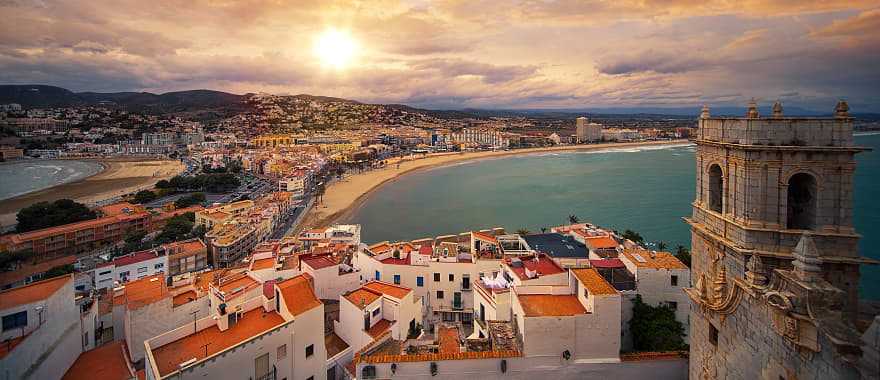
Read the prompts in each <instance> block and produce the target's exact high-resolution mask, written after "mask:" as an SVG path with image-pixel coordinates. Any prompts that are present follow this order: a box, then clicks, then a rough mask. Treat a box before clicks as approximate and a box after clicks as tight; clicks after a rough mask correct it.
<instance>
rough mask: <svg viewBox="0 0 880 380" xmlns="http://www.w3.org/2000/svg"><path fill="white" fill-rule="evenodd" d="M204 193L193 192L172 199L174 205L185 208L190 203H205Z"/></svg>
mask: <svg viewBox="0 0 880 380" xmlns="http://www.w3.org/2000/svg"><path fill="white" fill-rule="evenodd" d="M206 200H207V198H205V193H193V194H190V195H187V196H185V197H182V198H180V199H178V200H176V201H174V207H176V208H185V207H189V206H192V205H197V204H202V203H205V201H206Z"/></svg>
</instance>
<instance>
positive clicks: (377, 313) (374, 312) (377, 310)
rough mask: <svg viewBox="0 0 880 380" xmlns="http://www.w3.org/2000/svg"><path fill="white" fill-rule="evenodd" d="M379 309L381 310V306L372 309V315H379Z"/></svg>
mask: <svg viewBox="0 0 880 380" xmlns="http://www.w3.org/2000/svg"><path fill="white" fill-rule="evenodd" d="M381 311H382V308H381V307H377V308H376V310H373V316H374V317H375V316H377V315H379V313H380V312H381Z"/></svg>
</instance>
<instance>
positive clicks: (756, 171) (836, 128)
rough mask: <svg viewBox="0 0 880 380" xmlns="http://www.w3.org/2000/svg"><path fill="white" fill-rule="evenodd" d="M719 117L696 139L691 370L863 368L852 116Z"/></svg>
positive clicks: (775, 375) (704, 119) (796, 373)
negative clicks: (857, 327) (853, 191)
mask: <svg viewBox="0 0 880 380" xmlns="http://www.w3.org/2000/svg"><path fill="white" fill-rule="evenodd" d="M772 110H773V112H772V115H770V116H769V117H761V115H759V112H758V107H757V105H756V104H755V102H754V100H753V101H752V102H751V103H750V104H749V106H748V111H747V113H746V117H740V118H733V117H722V118H713V117H711V116H710V114H709V108H708V107H706V106H704V107H703V110H702V113H701V115H700V119H699V128H698V131H697V135H696V138H695V143H696V144H697V152H696V177H697V181H696V183H697V186H696V197H695V199H694V202H693V214H692V215H691V217H689V218H685V221H686V222H687V223H688V224H689V225H690V226H691V231H692V234H691V235H692V246H691V247H692V252H693V259H692V263H693V268H692V278H693V279H694V287H693V288H690V289H687V290H686V291H687V293H688V295H689V296H690V298H691V301H692V302H691V321H690V322H691V332H690V335H691V336H690V342H691V356H690V376H691V378H692V379H699V378H729V379H731V378H732V379H773V380H777V379H812V378H856V379H857V378H860V377H862V376H863V375H864V368H862V367H863V364H860V363H862V362H863V360H862V349H863V347H862V346H863V343H862V341H861V335H860V332H859V331H858V330H857V329H856V328H855V327H854V326H855V322H856V318H857V314H858V285H859V265H861V264H875V263H876V262H874V261H873V260H870V259H867V258H863V257H860V256H859V255H858V252H857V243H858V239H859V235H858V234H857V233H856V231H855V230H854V228H853V196H852V188H853V174H854V172H855V167H856V163H855V155H856V154H857V153H858V152H860V151H863V150H864V149H863V148H860V147H857V146H855V145H854V143H853V119H852V118H851V117H850V116H849V114H848V110H849V107H848V106H847V104H846V102H843V101H841V102H839V103H838V104H837V107H836V109H835V112H834V116H833V117H831V118H791V117H784V116H783V110H782V105H781V104H780V103H779V102H777V103H776V104H774V105H773V109H772Z"/></svg>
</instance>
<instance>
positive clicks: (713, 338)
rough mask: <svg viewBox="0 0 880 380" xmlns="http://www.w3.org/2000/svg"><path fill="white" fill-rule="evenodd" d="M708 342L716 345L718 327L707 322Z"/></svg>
mask: <svg viewBox="0 0 880 380" xmlns="http://www.w3.org/2000/svg"><path fill="white" fill-rule="evenodd" d="M709 342H710V343H712V345H714V346H717V345H718V329H717V328H715V325H713V324H711V323H710V324H709Z"/></svg>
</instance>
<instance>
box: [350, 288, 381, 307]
mask: <svg viewBox="0 0 880 380" xmlns="http://www.w3.org/2000/svg"><path fill="white" fill-rule="evenodd" d="M379 298H382V294H381V293H379V292H376V291H374V290H370V289H366V288H363V287H361V288H358V289H355V290H352V291H351V292H348V294H346V295H345V299H347V300H348V301H349V302H351V304H352V305H355V306H357V307H358V308H360V309H361V310H363V308H364V307H365V306H367V305H369V304H371V303H373V301H375V300H377V299H379Z"/></svg>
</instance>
